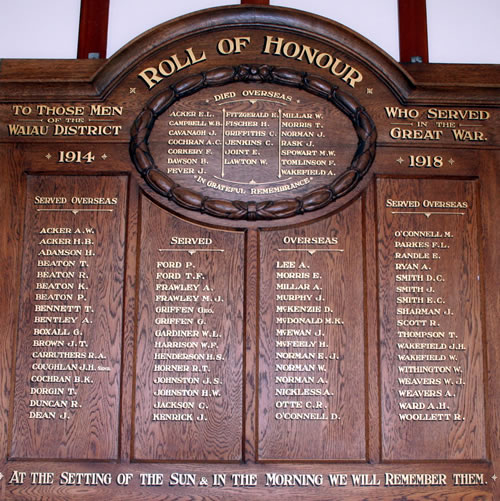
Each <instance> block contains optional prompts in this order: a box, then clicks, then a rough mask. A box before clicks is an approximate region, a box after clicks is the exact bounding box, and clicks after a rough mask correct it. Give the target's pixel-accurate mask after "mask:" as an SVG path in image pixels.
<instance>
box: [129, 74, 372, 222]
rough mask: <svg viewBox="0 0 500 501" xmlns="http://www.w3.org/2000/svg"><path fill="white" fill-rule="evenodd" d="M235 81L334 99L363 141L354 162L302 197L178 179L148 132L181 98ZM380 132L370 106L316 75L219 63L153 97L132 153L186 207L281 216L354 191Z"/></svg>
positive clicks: (135, 130) (151, 180) (148, 176)
mask: <svg viewBox="0 0 500 501" xmlns="http://www.w3.org/2000/svg"><path fill="white" fill-rule="evenodd" d="M234 82H257V83H273V84H278V85H287V86H289V87H296V88H299V89H304V90H306V91H307V92H310V93H311V94H314V95H316V96H319V97H322V98H324V99H326V100H327V101H329V102H331V103H332V104H334V105H335V106H336V107H337V108H338V109H339V110H340V111H342V112H343V113H344V114H345V115H347V117H348V118H349V120H351V122H352V124H353V126H354V130H355V131H356V134H357V136H358V146H357V149H356V153H355V155H354V157H353V159H352V161H351V165H350V166H349V167H348V168H347V169H346V170H345V171H344V172H342V173H341V175H340V176H338V177H336V178H335V180H334V181H333V182H332V183H330V184H327V185H325V186H321V187H319V188H316V189H314V190H312V191H310V192H308V193H306V194H305V195H303V196H301V197H296V198H286V199H277V200H267V201H262V202H256V201H243V200H222V199H216V198H210V197H206V196H204V195H202V194H201V193H198V192H196V191H194V190H191V189H188V188H185V187H183V186H181V185H179V184H177V183H176V182H175V181H174V180H172V179H171V178H170V177H169V176H167V175H166V174H165V173H164V172H162V171H160V169H158V167H157V166H156V164H155V161H154V159H153V156H152V155H151V152H150V150H149V144H148V141H149V136H150V134H151V132H152V130H153V126H154V124H155V122H156V120H157V119H158V117H159V116H160V115H161V114H162V113H164V112H165V111H166V110H167V109H168V108H169V107H170V106H172V104H173V103H175V102H176V101H178V100H179V99H181V98H183V97H185V96H188V95H190V94H193V93H195V92H198V91H199V90H201V89H204V88H206V87H216V86H221V85H226V84H230V83H234ZM376 139H377V131H376V129H375V125H374V123H373V121H372V119H371V118H370V116H369V115H368V113H367V112H366V111H365V109H364V108H363V107H362V106H361V105H360V104H359V103H358V102H357V101H356V99H355V98H354V97H353V96H351V95H350V94H348V93H346V92H343V91H342V90H340V89H339V88H338V87H337V86H335V85H332V84H330V83H329V82H327V81H326V80H323V79H321V78H319V77H317V76H314V75H310V74H308V73H302V72H298V71H295V70H292V69H289V68H276V67H273V66H268V65H240V66H236V67H221V68H215V69H212V70H209V71H206V72H203V73H199V74H197V75H193V76H190V77H188V78H185V79H184V80H181V81H179V82H177V83H175V84H173V85H171V86H170V87H169V88H168V89H166V90H165V91H163V92H161V93H160V94H158V95H156V96H155V97H153V98H152V99H151V100H150V101H149V103H148V104H147V105H146V106H145V107H144V109H143V110H142V111H141V113H140V114H139V115H138V117H137V118H136V120H135V122H134V124H133V126H132V130H131V140H130V156H131V158H132V161H133V162H134V164H135V166H136V168H137V170H138V171H139V172H140V173H141V175H142V176H143V177H144V179H145V180H146V182H147V183H148V185H149V186H150V187H151V188H153V190H155V191H156V192H157V193H159V194H160V195H162V196H164V197H167V198H168V199H169V200H172V201H174V202H175V203H176V204H178V205H180V206H181V207H184V208H186V209H190V210H195V211H199V212H201V213H203V214H209V215H211V216H215V217H221V218H226V219H247V220H251V221H255V220H258V219H267V220H270V219H279V218H287V217H292V216H295V215H298V214H303V213H305V212H310V211H314V210H317V209H321V208H322V207H325V206H326V205H328V204H329V203H331V202H333V201H334V200H337V199H338V198H340V197H342V196H344V195H346V194H347V193H349V192H350V191H351V190H352V189H353V188H354V187H355V186H356V185H357V184H358V183H359V181H360V180H361V178H362V177H363V176H364V175H365V174H366V172H367V171H368V169H369V168H370V166H371V164H372V163H373V160H374V158H375V142H376Z"/></svg>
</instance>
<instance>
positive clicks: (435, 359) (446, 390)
mask: <svg viewBox="0 0 500 501" xmlns="http://www.w3.org/2000/svg"><path fill="white" fill-rule="evenodd" d="M450 215H451V214H450ZM454 215H455V216H460V213H456V214H454ZM424 217H425V216H424ZM394 237H395V240H394V270H395V272H396V276H395V283H396V306H395V307H396V327H397V339H396V341H395V349H396V354H397V370H398V373H399V377H398V384H399V386H400V388H401V389H400V390H399V391H398V396H399V397H400V399H399V401H398V405H399V408H400V413H399V419H400V420H401V421H415V420H420V421H450V420H452V419H453V420H463V419H465V418H464V417H463V416H462V415H461V414H460V413H459V412H458V409H457V402H456V397H457V393H456V391H455V390H454V388H453V387H454V386H463V385H464V377H463V376H464V374H463V365H462V364H461V361H462V363H463V357H464V355H463V352H465V345H464V344H463V343H459V342H456V340H457V334H456V332H455V330H451V329H454V318H453V317H454V316H455V312H454V308H450V305H449V300H448V298H447V294H446V286H447V279H448V278H449V277H447V274H446V272H444V273H440V266H439V264H440V263H439V262H440V260H441V259H444V260H448V259H449V257H448V252H447V251H449V249H450V246H453V244H454V241H453V237H454V236H453V234H452V233H451V232H450V231H432V230H431V231H427V230H423V231H422V230H396V231H395V232H394ZM450 341H451V342H450ZM421 380H422V381H421ZM421 382H423V383H424V385H425V386H426V388H427V389H426V390H416V389H415V388H414V387H415V385H416V384H417V383H421Z"/></svg>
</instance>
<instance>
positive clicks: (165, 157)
mask: <svg viewBox="0 0 500 501" xmlns="http://www.w3.org/2000/svg"><path fill="white" fill-rule="evenodd" d="M206 95H208V96H209V97H208V99H204V98H200V99H199V100H198V102H197V103H196V105H195V104H193V103H192V102H190V101H189V100H188V102H184V101H180V102H178V103H176V104H175V105H173V106H172V108H171V109H169V110H168V111H167V113H166V117H161V118H160V120H159V121H158V123H159V125H158V126H157V127H155V131H154V132H153V135H152V141H151V143H152V148H153V151H154V152H155V158H158V159H159V165H160V166H161V168H162V169H163V170H164V171H165V172H166V173H167V174H169V175H174V176H177V175H180V176H181V177H182V176H187V177H188V178H191V180H189V179H188V178H186V182H187V183H188V184H190V185H192V186H193V187H194V186H196V185H198V188H200V186H199V185H203V187H204V188H210V189H212V190H215V191H218V192H224V193H226V194H234V195H235V196H238V195H245V194H246V195H269V194H276V193H278V194H279V193H281V192H283V191H289V190H294V189H297V188H301V187H303V186H306V185H307V184H309V183H311V181H312V179H313V177H314V176H334V175H335V172H334V169H335V166H336V150H335V149H334V148H333V147H332V145H331V144H332V141H331V137H330V138H329V137H327V135H326V131H328V130H331V127H330V125H329V124H330V123H331V122H332V121H333V116H334V115H333V114H335V113H337V115H338V113H339V112H338V111H337V110H334V108H333V107H330V106H329V107H328V112H327V113H324V112H322V111H320V112H314V113H313V112H310V111H309V110H310V108H311V105H310V103H309V101H308V100H306V101H304V102H302V100H301V99H299V98H297V99H295V98H294V97H293V96H292V95H289V94H286V93H282V92H274V91H263V90H257V89H245V90H242V91H238V92H234V91H230V92H224V93H221V94H212V95H210V94H207V93H205V96H206ZM302 97H304V96H302ZM196 108H197V109H196ZM294 110H295V111H294ZM296 110H301V111H296ZM343 118H344V119H345V120H346V118H345V117H343ZM341 119H342V118H341ZM338 120H339V117H338V116H336V119H335V123H337V122H338ZM156 129H157V130H156ZM160 134H161V139H159V138H160ZM330 135H331V132H330ZM165 136H166V137H167V140H166V141H164V140H163V138H164V137H165ZM156 138H158V139H156Z"/></svg>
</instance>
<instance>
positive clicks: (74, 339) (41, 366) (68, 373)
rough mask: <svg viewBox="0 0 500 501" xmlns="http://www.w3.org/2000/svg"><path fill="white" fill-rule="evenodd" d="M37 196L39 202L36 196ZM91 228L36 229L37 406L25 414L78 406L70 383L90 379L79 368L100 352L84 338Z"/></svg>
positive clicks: (52, 414)
mask: <svg viewBox="0 0 500 501" xmlns="http://www.w3.org/2000/svg"><path fill="white" fill-rule="evenodd" d="M38 201H39V202H40V205H39V207H40V206H43V199H42V198H41V197H40V198H38ZM35 203H36V204H38V202H37V201H35ZM39 210H44V209H39ZM47 219H49V218H47ZM49 224H50V223H49ZM95 233H96V230H95V228H93V227H89V226H83V227H81V228H80V227H75V226H73V227H69V228H68V227H53V226H45V227H43V228H41V229H40V230H39V231H38V232H37V237H36V238H37V239H39V242H38V246H37V253H36V254H37V259H36V276H35V280H34V283H35V294H34V301H33V309H34V318H33V332H32V335H33V338H32V346H33V350H34V351H32V352H31V357H32V358H33V360H34V363H33V364H32V366H31V368H32V373H31V376H30V394H31V395H32V397H31V399H30V404H29V407H30V408H32V409H37V410H31V411H30V413H29V419H56V418H59V419H70V417H71V416H72V415H73V414H74V413H75V412H78V409H79V408H81V407H82V404H81V403H79V402H78V400H77V398H76V397H77V391H76V388H75V386H78V385H79V384H92V383H93V380H92V377H91V376H89V375H82V374H84V373H88V372H94V371H95V370H96V364H95V362H94V360H96V361H101V360H105V358H106V357H105V355H103V354H102V353H99V354H96V353H94V352H92V351H88V350H87V348H88V347H89V342H88V341H87V340H86V339H88V338H89V336H88V334H89V332H88V330H87V327H89V328H90V327H91V324H92V323H93V316H94V313H95V311H94V308H93V305H92V304H90V303H89V302H88V299H89V297H88V294H87V290H88V288H89V285H88V281H89V276H90V273H91V271H92V267H93V257H94V255H95V252H94V250H93V248H94V243H95V242H94V238H95ZM60 374H65V375H64V376H61V375H60ZM33 383H38V384H36V385H34V384H33ZM58 383H60V385H59V384H58ZM56 411H59V412H56Z"/></svg>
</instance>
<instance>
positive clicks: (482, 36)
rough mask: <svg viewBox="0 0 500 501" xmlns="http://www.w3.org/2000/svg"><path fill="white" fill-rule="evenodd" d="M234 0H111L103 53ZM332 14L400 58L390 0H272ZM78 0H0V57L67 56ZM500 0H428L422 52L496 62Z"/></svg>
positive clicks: (73, 42) (437, 58) (71, 51)
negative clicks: (425, 41)
mask: <svg viewBox="0 0 500 501" xmlns="http://www.w3.org/2000/svg"><path fill="white" fill-rule="evenodd" d="M233 4H239V1H237V0H236V1H235V0H142V1H140V2H137V0H111V1H110V20H109V32H108V35H109V36H108V57H109V56H110V55H112V54H113V53H114V52H116V51H117V50H118V49H120V48H121V47H122V46H123V45H125V44H126V43H127V42H129V41H130V40H132V39H133V38H135V37H136V36H138V35H140V34H141V33H143V32H144V31H146V30H148V29H149V28H152V27H154V26H156V25H158V24H161V23H162V22H164V21H168V20H169V19H172V18H174V17H177V16H180V15H184V14H187V13H190V12H193V11H195V10H200V9H205V8H209V7H215V6H221V5H233ZM271 5H280V6H284V7H291V8H297V9H302V10H306V9H307V10H308V12H312V13H315V14H319V15H322V16H324V17H328V18H330V19H334V20H335V21H338V22H340V23H342V24H344V25H346V26H347V27H349V28H351V29H352V30H354V31H356V32H358V33H359V34H361V35H363V36H364V37H366V38H368V39H369V40H371V41H372V42H373V43H375V44H376V45H378V46H379V47H380V48H382V49H383V50H385V51H386V52H387V53H388V54H390V55H391V56H392V57H394V58H395V59H396V60H398V59H399V45H398V44H399V40H398V26H397V0H307V1H305V0H271ZM79 11H80V0H43V1H41V0H15V1H13V0H0V12H1V17H0V58H74V57H76V51H77V44H78V23H79V15H80V12H79ZM499 20H500V0H474V1H471V0H427V23H428V34H429V59H430V61H431V62H439V63H494V64H500V50H499V47H500V29H499V27H498V26H497V24H498V21H499Z"/></svg>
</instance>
